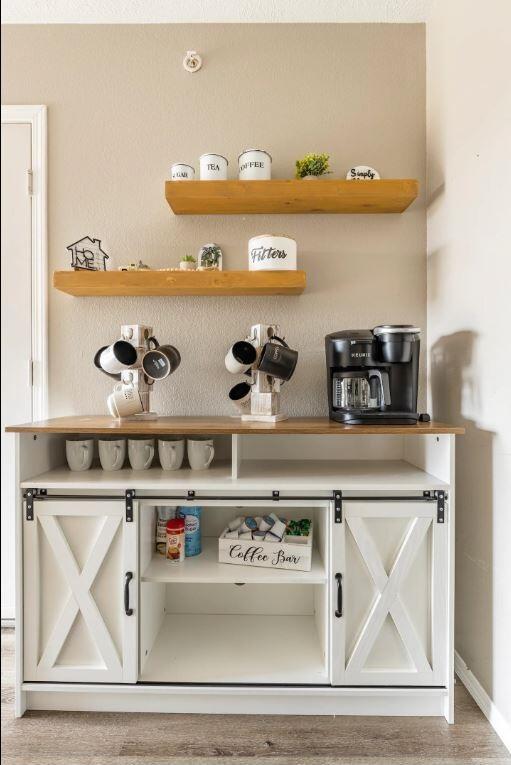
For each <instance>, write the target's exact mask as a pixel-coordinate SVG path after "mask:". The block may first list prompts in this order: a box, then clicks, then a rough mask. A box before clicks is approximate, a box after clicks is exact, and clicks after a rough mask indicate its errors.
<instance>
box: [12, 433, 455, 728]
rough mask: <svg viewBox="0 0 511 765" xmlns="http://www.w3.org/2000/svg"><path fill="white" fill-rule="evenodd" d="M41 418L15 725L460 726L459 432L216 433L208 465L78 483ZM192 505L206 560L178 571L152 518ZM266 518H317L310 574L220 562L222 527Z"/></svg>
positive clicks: (20, 568) (23, 540)
mask: <svg viewBox="0 0 511 765" xmlns="http://www.w3.org/2000/svg"><path fill="white" fill-rule="evenodd" d="M105 419H106V418H105ZM226 419H227V418H226ZM79 421H80V418H76V422H77V423H78V422H79ZM52 422H58V421H48V425H47V427H46V428H44V427H41V428H39V429H38V430H36V429H35V426H34V427H33V429H32V430H30V426H25V429H16V428H13V430H14V431H16V439H17V442H18V448H17V454H18V468H17V470H18V475H17V481H18V485H19V488H20V491H19V497H20V502H19V508H18V509H19V512H18V525H17V527H18V535H17V553H18V556H17V560H18V563H17V585H18V587H17V591H18V595H17V617H16V618H17V622H16V626H17V629H16V635H17V663H16V710H17V714H18V715H22V714H23V713H24V711H25V710H26V709H54V710H59V709H67V710H69V709H71V710H105V711H119V710H123V711H152V712H200V713H208V712H210V713H255V714H257V713H261V714H355V715H357V714H364V715H370V714H375V715H444V716H445V717H446V719H447V720H449V721H452V720H453V585H454V583H453V570H454V569H453V535H454V483H453V481H454V440H455V435H454V433H455V432H456V429H452V428H451V429H449V428H447V426H438V427H436V426H434V425H429V426H428V427H427V428H426V427H424V428H423V429H420V430H419V429H414V428H412V429H408V431H407V432H406V433H407V434H406V435H403V430H406V429H403V428H394V430H393V429H391V428H387V429H386V430H385V432H384V433H382V432H381V428H380V429H378V428H375V429H373V430H374V431H375V432H370V433H364V434H360V435H358V434H356V433H355V434H354V432H353V427H352V428H349V429H348V428H345V427H344V426H337V429H336V430H334V431H333V432H332V433H330V432H329V434H328V435H322V434H310V433H308V432H307V429H306V428H305V427H304V431H305V432H300V431H299V429H298V432H294V433H292V434H286V433H285V432H284V433H281V432H280V429H279V430H278V431H277V432H276V433H275V432H270V433H265V432H264V430H263V432H261V431H255V432H254V431H251V432H248V433H243V432H241V433H232V434H228V433H224V432H223V431H222V432H220V433H218V434H215V435H214V436H213V437H214V438H215V448H216V453H217V458H216V459H215V461H214V463H213V465H212V466H211V468H210V469H209V470H206V471H200V472H199V471H192V470H190V469H187V468H183V469H181V470H179V471H175V472H164V471H162V470H161V468H159V467H158V466H155V467H153V468H151V469H150V470H147V471H141V472H135V471H133V470H131V469H129V468H124V469H123V470H121V471H117V472H111V473H107V472H104V471H103V470H101V468H100V467H93V468H92V469H91V470H89V471H86V472H82V473H73V472H71V471H70V470H69V469H68V468H67V466H66V465H65V458H64V442H65V435H64V434H63V433H62V432H54V429H52V428H51V427H50V424H51V423H52ZM82 424H83V420H82ZM150 425H151V424H150V423H149V424H147V426H146V429H145V432H147V433H149V434H150V435H153V432H152V430H151V427H150ZM92 427H93V426H92V425H91V428H92ZM181 427H183V426H182V425H181ZM231 427H232V421H231ZM77 428H78V425H77ZM220 430H221V429H220ZM389 431H390V432H389ZM394 431H395V432H394ZM70 432H73V431H72V429H71V428H70ZM75 432H80V431H78V430H77V431H75ZM100 432H101V431H100ZM159 432H162V431H161V430H160V431H159ZM167 432H172V431H171V429H170V427H169V430H168V431H167ZM174 432H175V428H174ZM208 432H211V430H209V431H208V429H207V427H206V425H205V427H204V433H208ZM156 437H157V434H156ZM189 502H191V503H192V504H194V505H200V506H202V507H203V508H204V510H203V514H202V536H203V552H202V554H201V555H199V556H197V557H194V558H189V559H187V560H185V562H184V563H182V564H179V565H173V564H171V563H167V561H166V560H165V559H164V558H163V557H162V556H161V555H158V554H156V553H155V544H154V523H155V507H156V506H164V505H170V506H176V505H185V504H186V503H189ZM272 511H275V512H278V513H279V515H285V516H286V517H295V518H302V517H309V518H311V519H312V520H313V526H314V553H313V561H312V567H311V570H310V571H308V572H300V571H294V570H281V569H267V568H253V567H246V566H236V565H228V564H219V563H218V562H217V560H218V536H219V534H220V533H221V531H222V529H223V528H225V525H226V523H227V522H228V520H229V519H230V518H232V517H234V516H235V515H240V514H257V515H264V514H265V513H269V512H272Z"/></svg>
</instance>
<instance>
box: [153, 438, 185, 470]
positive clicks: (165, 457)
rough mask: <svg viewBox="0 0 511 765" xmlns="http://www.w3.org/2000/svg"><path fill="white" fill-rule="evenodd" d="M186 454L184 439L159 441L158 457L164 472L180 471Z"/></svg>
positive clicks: (162, 439)
mask: <svg viewBox="0 0 511 765" xmlns="http://www.w3.org/2000/svg"><path fill="white" fill-rule="evenodd" d="M184 454H185V442H184V438H172V437H170V436H169V437H168V438H167V437H166V438H160V439H158V456H159V457H160V465H161V466H162V468H163V470H179V468H180V467H181V465H182V464H183V457H184Z"/></svg>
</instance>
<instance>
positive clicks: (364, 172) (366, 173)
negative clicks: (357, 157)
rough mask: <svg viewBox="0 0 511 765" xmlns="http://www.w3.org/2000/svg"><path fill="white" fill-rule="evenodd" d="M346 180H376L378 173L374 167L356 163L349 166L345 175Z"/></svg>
mask: <svg viewBox="0 0 511 765" xmlns="http://www.w3.org/2000/svg"><path fill="white" fill-rule="evenodd" d="M346 180H347V181H378V180H380V173H379V172H378V170H375V169H374V167H369V166H368V165H357V166H356V167H351V168H350V169H349V170H348V173H347V175H346Z"/></svg>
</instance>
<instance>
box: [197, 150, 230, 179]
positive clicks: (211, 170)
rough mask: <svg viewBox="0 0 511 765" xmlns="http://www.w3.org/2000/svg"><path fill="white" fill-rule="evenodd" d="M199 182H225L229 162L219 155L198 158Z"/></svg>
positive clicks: (205, 155) (206, 155)
mask: <svg viewBox="0 0 511 765" xmlns="http://www.w3.org/2000/svg"><path fill="white" fill-rule="evenodd" d="M199 164H200V179H201V181H226V180H227V165H228V164H229V162H228V161H227V160H226V158H225V157H222V155H221V154H203V155H202V156H201V157H200V158H199Z"/></svg>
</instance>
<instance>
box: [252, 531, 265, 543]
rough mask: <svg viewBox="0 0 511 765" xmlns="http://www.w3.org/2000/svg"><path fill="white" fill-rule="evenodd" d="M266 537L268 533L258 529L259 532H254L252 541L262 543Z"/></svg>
mask: <svg viewBox="0 0 511 765" xmlns="http://www.w3.org/2000/svg"><path fill="white" fill-rule="evenodd" d="M265 536H266V531H259V529H257V531H253V532H252V539H255V540H257V541H258V542H262V541H263V540H264V538H265Z"/></svg>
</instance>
